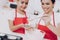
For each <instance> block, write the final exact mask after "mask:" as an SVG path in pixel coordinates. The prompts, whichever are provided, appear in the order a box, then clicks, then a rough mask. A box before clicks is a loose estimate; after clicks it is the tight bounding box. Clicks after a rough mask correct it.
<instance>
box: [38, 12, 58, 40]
mask: <svg viewBox="0 0 60 40" xmlns="http://www.w3.org/2000/svg"><path fill="white" fill-rule="evenodd" d="M39 22H40V21H39ZM53 23H54V26H55V21H54V13H53ZM38 29H39V30H42V31H44V32H45V33H46V34H45V36H44V38H46V39H49V40H57V35H56V34H54V33H53V32H52V31H51V30H50V29H49V28H48V27H46V26H44V25H40V24H39V23H38Z"/></svg>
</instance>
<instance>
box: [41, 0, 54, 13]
mask: <svg viewBox="0 0 60 40" xmlns="http://www.w3.org/2000/svg"><path fill="white" fill-rule="evenodd" d="M41 4H42V8H43V10H44V12H45V13H49V12H51V11H52V10H53V7H54V4H53V3H52V1H51V0H42V1H41Z"/></svg>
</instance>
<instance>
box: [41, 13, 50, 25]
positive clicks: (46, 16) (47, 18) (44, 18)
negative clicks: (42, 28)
mask: <svg viewBox="0 0 60 40" xmlns="http://www.w3.org/2000/svg"><path fill="white" fill-rule="evenodd" d="M42 20H43V21H44V22H45V25H47V24H49V23H50V21H51V18H50V16H49V15H47V14H44V15H43V17H42Z"/></svg>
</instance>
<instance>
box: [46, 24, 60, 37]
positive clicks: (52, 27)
mask: <svg viewBox="0 0 60 40" xmlns="http://www.w3.org/2000/svg"><path fill="white" fill-rule="evenodd" d="M47 27H48V28H49V29H50V30H51V31H52V32H54V33H55V34H56V35H57V36H60V31H59V30H60V23H59V24H58V26H57V27H54V26H53V25H52V24H50V23H49V24H47Z"/></svg>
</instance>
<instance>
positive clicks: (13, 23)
mask: <svg viewBox="0 0 60 40" xmlns="http://www.w3.org/2000/svg"><path fill="white" fill-rule="evenodd" d="M28 1H29V0H16V3H17V8H16V10H15V11H14V16H15V17H12V18H10V19H9V26H10V29H11V31H13V32H16V33H22V34H25V28H24V24H27V23H28V21H27V16H26V12H25V11H24V10H25V9H26V7H27V5H28ZM12 16H13V15H12Z"/></svg>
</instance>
